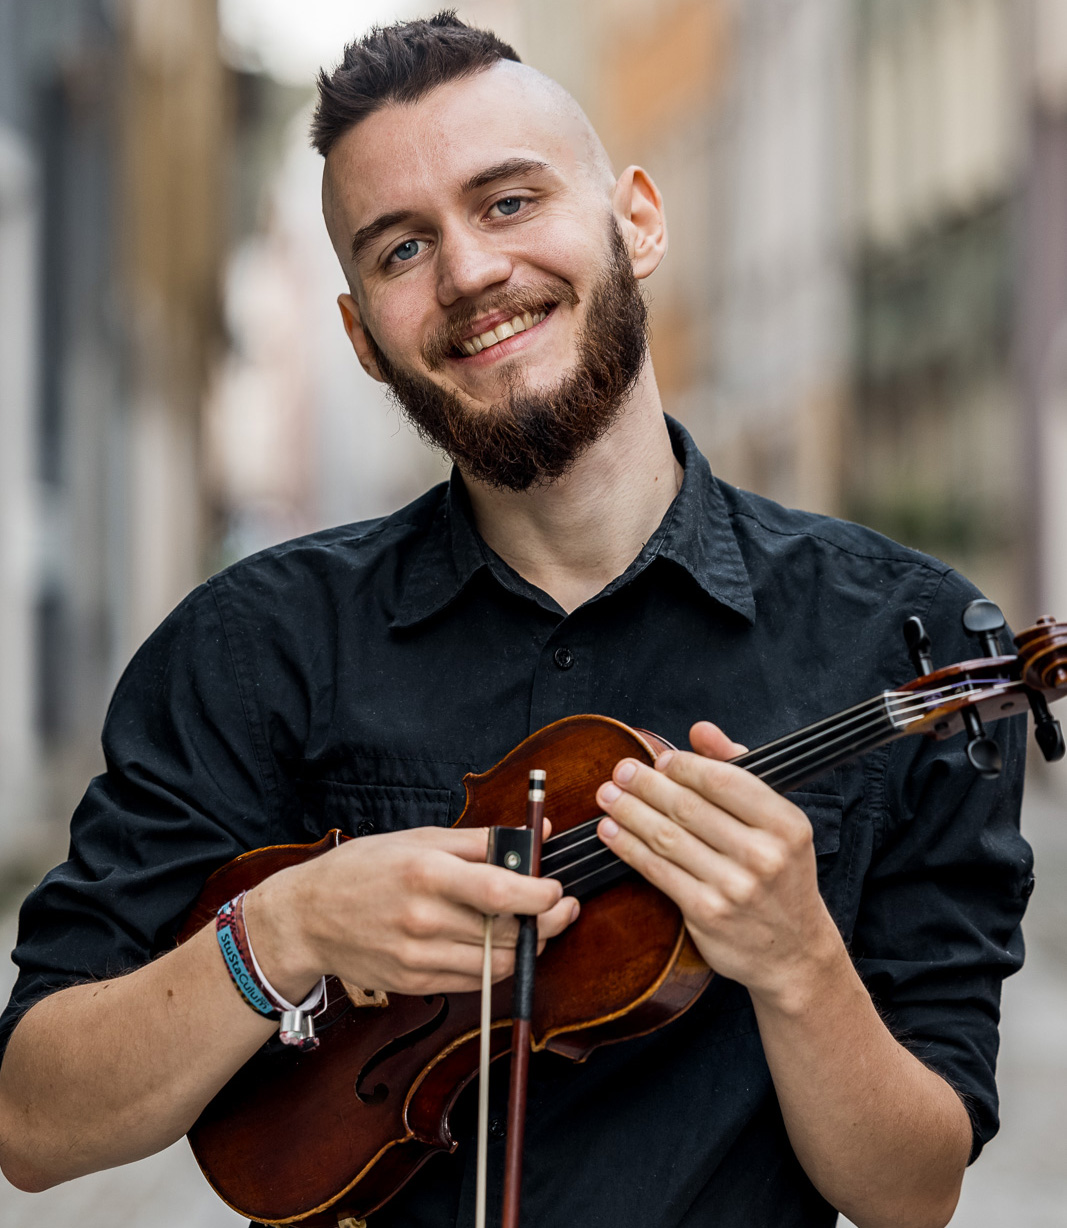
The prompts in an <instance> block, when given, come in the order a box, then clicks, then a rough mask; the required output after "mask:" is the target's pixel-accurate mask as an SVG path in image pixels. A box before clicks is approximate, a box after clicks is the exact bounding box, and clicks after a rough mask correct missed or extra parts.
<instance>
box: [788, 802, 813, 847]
mask: <svg viewBox="0 0 1067 1228" xmlns="http://www.w3.org/2000/svg"><path fill="white" fill-rule="evenodd" d="M788 840H789V847H790V850H791V851H792V852H794V853H803V852H804V851H805V850H807V849H808V848H810V847H811V846H812V845H813V844H814V843H815V832H814V831H813V829H812V826H811V821H810V820H809V819H808V816H807V815H806V814H804V812H803V811H800V812H799V813H798V814H797V815H796V816H795V821H794V822H793V823H792V824H791V826H790V830H789V836H788Z"/></svg>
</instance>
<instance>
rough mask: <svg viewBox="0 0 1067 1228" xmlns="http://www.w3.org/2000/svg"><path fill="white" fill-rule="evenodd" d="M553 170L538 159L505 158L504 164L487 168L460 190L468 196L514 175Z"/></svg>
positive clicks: (473, 176) (498, 163)
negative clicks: (469, 193)
mask: <svg viewBox="0 0 1067 1228" xmlns="http://www.w3.org/2000/svg"><path fill="white" fill-rule="evenodd" d="M551 169H552V168H551V167H550V166H549V164H548V163H547V162H541V161H539V160H538V159H537V158H505V160H504V161H503V162H497V163H496V165H495V166H487V167H486V168H485V170H484V171H479V172H478V173H477V174H476V175H472V176H471V177H470V178H469V179H468V180H467V182H466V183H465V184H464V185H463V187H462V188H461V189H460V190H461V191H462V192H463V194H464V195H466V194H467V193H468V192H476V191H477V190H478V189H479V188H484V187H487V186H488V185H489V184H491V183H496V182H497V181H498V180H500V179H510V178H511V177H512V176H513V175H532V174H533V173H534V172H535V171H547V170H551Z"/></svg>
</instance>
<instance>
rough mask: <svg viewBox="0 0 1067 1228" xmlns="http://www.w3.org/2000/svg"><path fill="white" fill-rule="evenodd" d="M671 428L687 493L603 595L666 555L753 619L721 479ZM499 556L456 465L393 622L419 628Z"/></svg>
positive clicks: (671, 425) (670, 425) (677, 428)
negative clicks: (477, 521)
mask: <svg viewBox="0 0 1067 1228" xmlns="http://www.w3.org/2000/svg"><path fill="white" fill-rule="evenodd" d="M667 429H668V431H669V432H670V437H671V444H672V446H673V448H674V452H675V455H676V456H677V457H678V459H679V461H680V462H681V464H682V465H683V467H684V469H685V474H684V476H683V478H682V487H681V490H679V492H678V494H677V496H676V497H675V499H674V502H673V503H672V504H671V506H670V507H669V508H668V510H667V514H666V515H665V516H664V518H663V520H662V522H661V523H660V525H659V528H657V530H656V532H655V533H654V534H653V535H652V537H650V538H649V540H648V543H647V544H646V545H645V548H644V549H643V550H642V551H641V554H640V555H639V556H638V558H637V559H635V560H634V562H633V563H632V564H631V566H630V567H628V568H627V569H626V572H625V573H624V574H623V575H622V576H620V577H619V578H618V579H617V580H615V581H613V583H612V584H610V585H608V587H607V589H605V591H604V593H602V594H601V596H607V595H608V594H609V593H610V592H613V591H615V589H616V588H619V587H622V585H623V584H625V583H628V582H629V580H631V579H632V578H633V577H634V576H635V575H636V574H637V573H638V572H640V571H643V570H644V569H645V567H647V566H648V565H649V563H650V562H652V560H653V559H655V558H664V559H669V560H671V562H673V563H676V564H677V565H678V566H679V567H682V568H683V569H684V570H685V571H687V572H688V573H689V575H691V576H692V577H693V579H694V580H695V581H696V582H697V584H699V585H700V587H701V588H702V589H703V590H704V592H706V593H707V594H708V596H709V597H711V598H712V599H713V600H714V601H717V602H718V603H719V604H720V605H723V606H725V607H726V608H727V609H730V610H733V611H735V612H736V613H737V614H740V615H741V616H742V617H743V618H744V619H745V620H746V621H748V622H749V623H753V622H755V617H756V607H755V600H754V598H753V595H752V586H751V584H750V583H749V577H748V571H747V569H746V567H745V563H744V559H743V558H742V557H741V551H740V548H739V547H738V544H737V538H736V537H735V535H734V530H733V525H732V523H731V521H730V515H729V512H728V510H727V507H726V501H725V499H724V498H723V494H722V491H721V489H720V488H719V483H718V482H717V480H716V479H715V477H714V475H713V474H712V472H711V468H710V466H709V465H708V462H707V461H706V460H705V458H704V457H703V456H702V455H701V453H700V451H699V450H698V449H697V446H696V444H695V443H694V442H693V439H692V437H691V436H690V434H689V432H688V431H687V430H686V429H685V428H684V427H683V426H682V425H681V424H680V423H678V422H675V421H674V419H673V418H669V417H668V418H667ZM493 561H495V556H492V554H491V551H490V550H489V547H488V546H487V545H486V544H485V542H483V541H482V539H481V537H480V536H479V534H478V531H477V529H476V528H475V527H474V519H473V516H472V514H471V507H470V500H469V499H468V497H467V492H466V489H465V488H464V486H463V479H462V478H461V477H460V475H459V471H458V470H456V469H455V468H453V470H452V476H451V478H450V480H449V483H448V486H447V488H446V490H445V491H444V493H443V496H442V498H441V500H440V501H439V503H438V506H437V510H436V513H435V515H434V517H433V520H432V521H431V523H430V526H429V529H428V530H427V532H426V535H425V537H424V539H423V541H422V543H421V545H420V546H419V547H418V549H417V552H416V554H415V556H414V558H413V561H412V564H411V567H410V570H409V572H408V577H407V581H406V583H405V584H404V588H403V592H402V594H401V597H400V602H399V605H398V607H397V612H396V615H395V616H394V618H393V619H392V622H391V624H390V625H391V626H393V627H398V628H401V627H412V626H414V625H415V624H416V623H420V622H422V621H424V620H425V619H427V618H429V617H431V615H433V614H436V613H437V612H438V611H440V610H443V609H444V608H445V607H446V606H447V605H449V604H450V603H451V602H452V601H453V600H455V598H456V597H457V596H458V595H459V594H460V592H462V590H463V589H464V588H465V587H466V585H467V584H468V583H469V581H470V580H471V579H472V577H473V576H474V575H475V574H476V573H477V572H478V571H480V570H481V569H482V568H492V563H493ZM501 567H504V564H502V563H501ZM493 570H494V571H496V570H498V569H493ZM509 570H510V569H509Z"/></svg>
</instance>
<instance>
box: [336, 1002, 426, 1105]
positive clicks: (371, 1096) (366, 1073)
mask: <svg viewBox="0 0 1067 1228" xmlns="http://www.w3.org/2000/svg"><path fill="white" fill-rule="evenodd" d="M438 996H439V995H437V994H427V995H426V997H425V998H424V999H423V1000H424V1001H425V1002H426V1004H427V1005H429V1004H430V1003H432V1002H433V1000H434V998H436V997H438ZM447 1018H448V998H447V997H444V996H441V1005H440V1006H439V1007H438V1009H437V1012H436V1014H435V1015H433V1017H432V1018H430V1019H427V1020H426V1022H425V1023H423V1024H420V1025H419V1026H418V1027H417V1028H413V1029H412V1030H411V1031H410V1032H405V1033H404V1034H403V1035H402V1036H396V1037H394V1038H393V1039H392V1040H391V1041H389V1043H388V1044H386V1045H382V1047H381V1048H380V1049H379V1050H378V1052H377V1053H375V1054H374V1055H373V1056H372V1057H371V1058H369V1059H368V1060H367V1061H366V1062H364V1064H363V1069H362V1070H361V1071H360V1072H359V1074H358V1075H357V1076H356V1081H355V1083H354V1085H353V1091H354V1092H355V1093H356V1098H357V1099H358V1100H360V1101H361V1102H362V1103H363V1104H381V1103H382V1101H383V1100H385V1098H386V1097H387V1096H388V1095H389V1088H388V1087H387V1086H386V1085H385V1084H384V1083H376V1084H375V1085H374V1087H373V1088H372V1089H370V1090H368V1089H367V1087H366V1081H367V1079H368V1078H369V1077H370V1075H371V1073H372V1071H374V1070H377V1068H378V1067H379V1066H381V1065H382V1063H383V1062H386V1061H388V1060H389V1058H391V1057H392V1056H393V1055H394V1054H396V1053H401V1052H403V1050H405V1049H410V1048H411V1047H412V1046H413V1045H417V1044H418V1043H419V1041H421V1040H423V1039H425V1037H427V1036H430V1035H432V1034H433V1033H434V1032H436V1031H437V1029H438V1028H439V1027H440V1026H441V1024H443V1023H444V1021H445V1020H446V1019H447Z"/></svg>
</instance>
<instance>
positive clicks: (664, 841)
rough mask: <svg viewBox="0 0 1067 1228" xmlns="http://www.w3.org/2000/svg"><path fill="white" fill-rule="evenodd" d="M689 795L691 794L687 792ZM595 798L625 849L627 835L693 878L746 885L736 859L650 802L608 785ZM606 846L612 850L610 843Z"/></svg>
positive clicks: (628, 840)
mask: <svg viewBox="0 0 1067 1228" xmlns="http://www.w3.org/2000/svg"><path fill="white" fill-rule="evenodd" d="M646 771H647V772H648V775H649V776H650V777H653V776H656V775H657V773H655V772H653V771H651V770H649V769H646ZM664 784H665V785H667V786H668V787H669V786H670V784H671V782H670V781H661V782H660V783H659V786H658V787H659V790H660V791H662V789H663V785H664ZM690 797H693V795H692V794H690ZM597 800H598V801H599V802H600V803H601V805H602V806H603V807H604V809H605V811H606V812H607V814H608V815H609V816H610V818H611V819H612V820H613V821H614V823H615V825H616V826H618V827H619V828H621V829H623V830H624V831H625V833H626V837H627V838H626V847H627V848H630V847H631V838H632V839H636V840H638V841H640V843H641V844H643V845H644V846H645V847H646V848H647V849H648V851H649V852H650V853H651V854H652V855H653V856H654V857H656V858H658V859H660V860H662V861H664V862H669V863H670V864H672V865H674V866H676V867H677V868H678V869H679V870H682V871H683V872H684V873H685V874H687V875H688V876H689V877H691V878H693V879H694V880H697V881H699V882H703V883H716V884H719V885H720V886H721V887H722V888H723V889H724V890H725V891H729V892H731V893H732V892H733V891H736V890H739V889H743V888H745V887H746V885H747V879H748V878H749V877H750V876H749V874H748V871H747V870H746V869H745V868H744V867H743V865H742V864H741V863H740V862H739V861H737V860H736V859H735V858H733V857H731V856H729V855H727V854H726V853H724V852H723V851H722V850H721V849H719V848H716V847H714V846H713V845H712V844H711V843H709V842H708V840H707V839H704V838H702V837H701V836H700V835H697V834H694V833H693V832H692V831H690V830H687V827H686V826H684V825H683V824H682V823H679V822H676V821H675V820H674V819H673V818H672V817H670V815H668V814H665V813H664V812H663V811H662V810H661V809H659V808H657V807H656V806H654V805H650V804H649V803H648V802H646V801H644V800H643V799H642V798H641V797H638V796H636V795H635V794H634V793H630V792H626V791H624V790H619V791H618V793H617V794H615V793H613V792H612V785H610V784H609V785H606V786H601V789H600V790H599V791H598V793H597ZM694 801H695V802H696V804H697V805H700V806H702V807H703V808H704V809H706V810H713V809H714V808H713V807H710V806H708V804H707V803H705V802H703V801H701V799H699V798H694ZM719 817H721V818H723V819H724V820H725V821H726V822H728V823H731V824H732V825H733V827H734V828H735V829H737V830H739V831H740V832H744V831H745V829H744V828H743V827H742V826H741V824H739V823H737V822H736V821H734V820H732V819H730V818H729V816H724V815H720V816H719ZM689 822H690V823H693V822H694V820H693V819H692V818H690V819H689ZM605 830H606V831H607V833H608V834H612V829H611V828H607V829H605ZM609 847H611V848H612V851H614V846H613V845H611V846H609ZM647 864H648V863H647V861H645V860H643V861H642V864H641V872H642V873H644V872H645V868H646V867H647Z"/></svg>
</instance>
